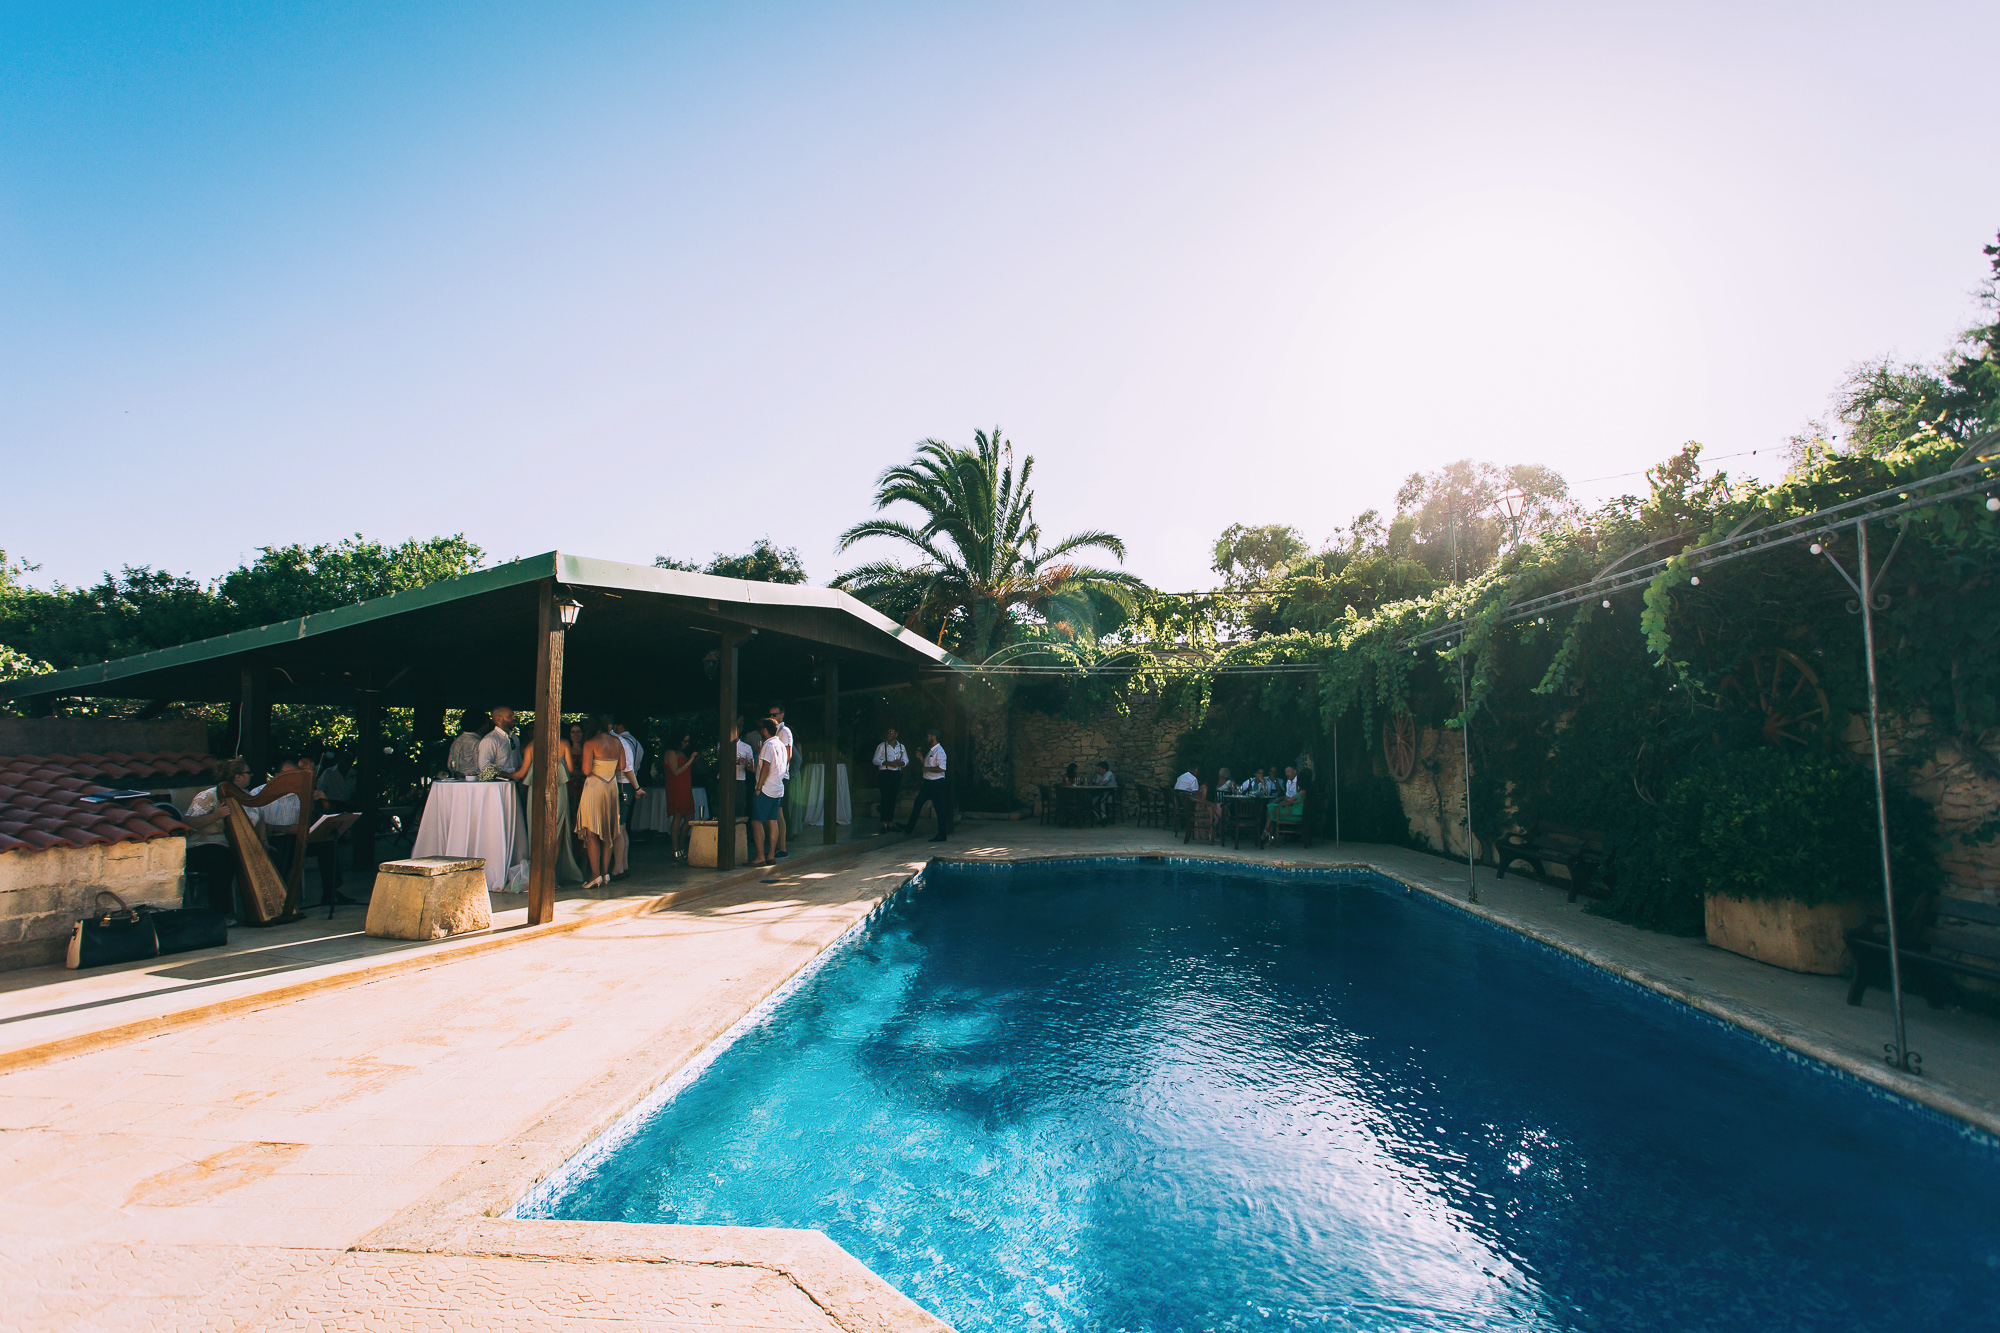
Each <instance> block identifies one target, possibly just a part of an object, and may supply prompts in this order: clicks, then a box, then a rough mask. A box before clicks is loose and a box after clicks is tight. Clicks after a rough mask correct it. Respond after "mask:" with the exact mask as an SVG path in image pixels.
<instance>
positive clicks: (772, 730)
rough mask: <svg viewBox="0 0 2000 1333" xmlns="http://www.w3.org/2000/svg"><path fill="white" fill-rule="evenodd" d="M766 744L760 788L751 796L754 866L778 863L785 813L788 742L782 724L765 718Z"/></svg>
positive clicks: (759, 766)
mask: <svg viewBox="0 0 2000 1333" xmlns="http://www.w3.org/2000/svg"><path fill="white" fill-rule="evenodd" d="M759 726H760V729H761V730H762V731H763V733H764V745H763V748H762V749H761V750H759V751H758V754H757V779H756V789H755V791H753V792H752V793H751V796H750V840H751V842H752V844H753V845H754V847H755V859H754V860H752V861H751V862H750V864H751V865H753V866H771V865H776V864H777V863H778V860H777V857H776V856H774V855H772V853H774V852H776V851H777V848H778V827H777V826H778V824H779V823H780V822H781V821H782V820H783V818H784V810H785V761H786V759H788V758H789V757H790V756H789V755H787V754H786V752H785V743H784V742H783V741H781V740H779V739H778V724H777V722H775V721H774V720H772V719H771V718H768V717H767V718H765V719H764V720H763V722H762V723H760V724H759Z"/></svg>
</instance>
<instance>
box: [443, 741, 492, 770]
mask: <svg viewBox="0 0 2000 1333" xmlns="http://www.w3.org/2000/svg"><path fill="white" fill-rule="evenodd" d="M482 744H484V742H482V741H481V740H480V739H479V737H477V736H475V735H473V734H472V733H471V732H469V731H461V732H459V733H458V739H457V740H455V741H453V742H452V743H451V755H450V757H449V758H447V759H446V760H445V767H446V768H449V769H450V770H451V771H452V772H454V773H456V774H458V775H459V776H460V777H462V778H470V777H477V776H478V775H479V747H480V746H481V745H482Z"/></svg>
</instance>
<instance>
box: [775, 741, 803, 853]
mask: <svg viewBox="0 0 2000 1333" xmlns="http://www.w3.org/2000/svg"><path fill="white" fill-rule="evenodd" d="M770 716H771V720H772V721H773V722H775V723H777V724H778V744H780V745H782V746H784V747H785V767H784V770H783V772H782V773H781V774H780V775H779V780H780V781H781V782H789V781H790V780H791V779H793V778H795V777H797V776H798V773H799V750H798V746H797V745H795V744H793V742H792V729H791V728H790V727H788V726H786V725H785V706H784V705H783V704H772V705H771V713H770ZM778 795H779V801H778V855H779V856H790V855H791V854H792V849H791V841H790V839H788V838H787V837H786V836H785V835H786V834H787V833H788V832H789V831H790V830H789V829H788V828H787V827H786V823H785V802H784V799H783V798H784V793H783V792H780V793H778Z"/></svg>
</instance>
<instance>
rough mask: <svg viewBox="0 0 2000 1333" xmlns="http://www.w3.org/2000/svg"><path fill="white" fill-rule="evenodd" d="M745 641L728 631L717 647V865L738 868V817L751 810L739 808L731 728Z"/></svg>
mask: <svg viewBox="0 0 2000 1333" xmlns="http://www.w3.org/2000/svg"><path fill="white" fill-rule="evenodd" d="M742 644H743V636H742V635H737V634H729V633H725V634H724V635H723V636H722V647H721V648H720V649H718V650H717V651H718V652H719V653H720V659H719V661H718V662H717V664H716V672H715V679H716V685H717V686H718V687H719V688H718V690H717V694H718V696H719V697H718V699H717V703H716V717H717V721H718V722H719V723H720V730H719V731H718V733H717V734H718V735H719V736H720V737H721V742H720V744H718V745H717V746H716V751H715V757H716V761H717V762H716V765H715V786H716V792H715V796H716V799H715V802H714V805H715V868H716V869H717V870H734V869H735V868H736V821H737V819H738V818H740V817H741V816H742V815H744V814H747V813H748V812H747V811H739V810H738V809H737V808H736V744H735V742H734V741H733V740H731V739H730V735H729V733H730V731H731V730H732V729H733V728H734V727H735V725H736V660H737V655H738V654H737V650H738V649H739V648H740V647H741V646H742Z"/></svg>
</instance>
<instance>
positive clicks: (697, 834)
mask: <svg viewBox="0 0 2000 1333" xmlns="http://www.w3.org/2000/svg"><path fill="white" fill-rule="evenodd" d="M715 829H716V821H715V820H713V819H697V820H694V821H692V822H691V823H690V824H689V826H688V864H689V865H691V866H707V867H708V868H709V869H710V870H713V869H715V845H716V842H717V841H718V835H717V834H716V831H715ZM749 830H750V826H749V825H748V824H747V823H744V822H743V821H741V820H739V821H737V824H736V864H737V865H739V866H741V865H748V864H749V863H750V832H749Z"/></svg>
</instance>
